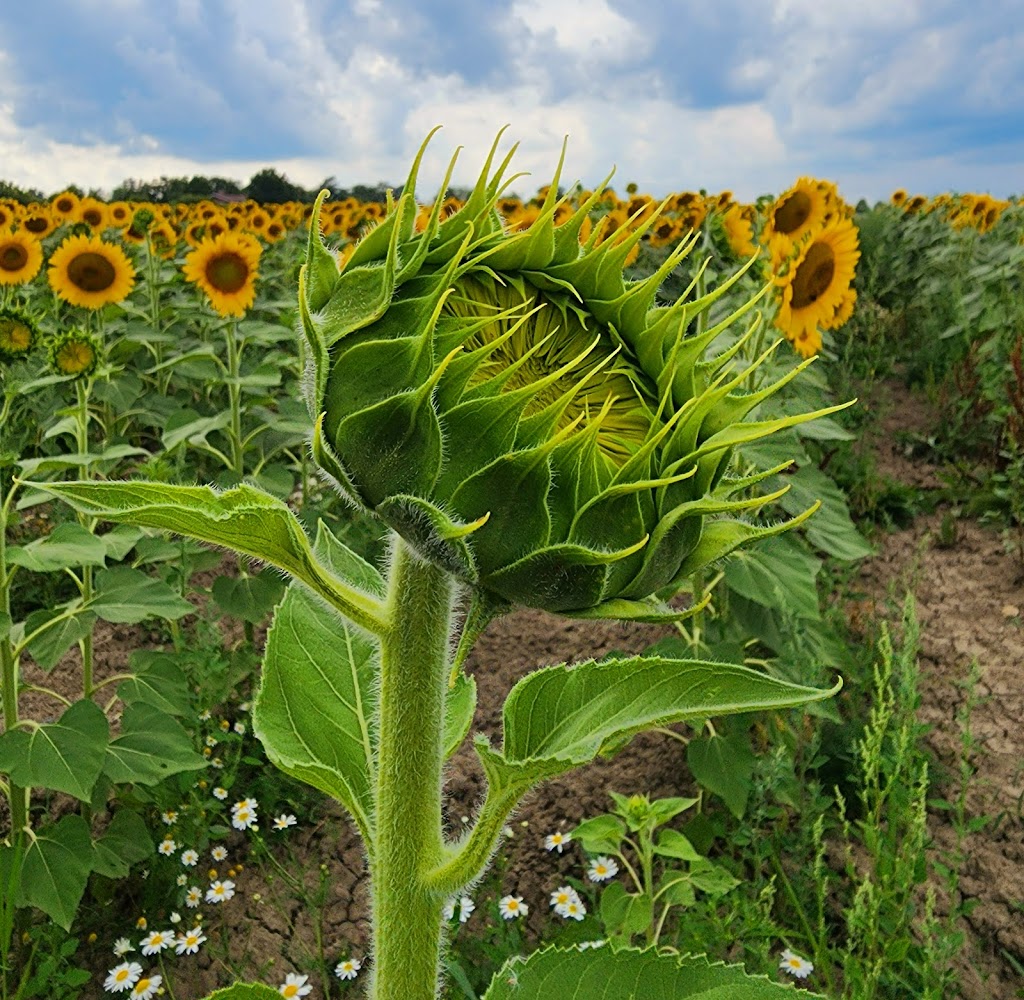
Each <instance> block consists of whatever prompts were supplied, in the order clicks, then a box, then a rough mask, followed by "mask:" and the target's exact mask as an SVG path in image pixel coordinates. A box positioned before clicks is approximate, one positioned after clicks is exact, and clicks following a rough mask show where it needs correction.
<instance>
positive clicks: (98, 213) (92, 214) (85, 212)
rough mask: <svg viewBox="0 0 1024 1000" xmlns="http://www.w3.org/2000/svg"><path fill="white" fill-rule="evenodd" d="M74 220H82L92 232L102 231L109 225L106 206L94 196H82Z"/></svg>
mask: <svg viewBox="0 0 1024 1000" xmlns="http://www.w3.org/2000/svg"><path fill="white" fill-rule="evenodd" d="M75 216H76V220H77V221H78V222H84V223H85V224H86V225H87V226H88V227H89V228H90V229H91V230H92V231H93V232H94V233H102V232H103V230H104V229H106V228H107V226H108V225H110V222H109V216H108V214H107V206H106V205H105V204H104V203H103V202H102V201H99V200H98V199H96V198H83V199H82V200H81V201H80V202H79V203H78V209H77V211H76V212H75Z"/></svg>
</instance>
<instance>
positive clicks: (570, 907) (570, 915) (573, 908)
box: [555, 899, 587, 920]
mask: <svg viewBox="0 0 1024 1000" xmlns="http://www.w3.org/2000/svg"><path fill="white" fill-rule="evenodd" d="M555 912H556V913H557V914H558V915H559V916H562V917H565V919H566V920H582V919H583V918H584V917H585V916H586V915H587V908H586V907H585V906H584V905H583V901H582V900H580V899H570V900H569V902H568V903H566V904H565V906H563V907H562V908H561V909H556V910H555Z"/></svg>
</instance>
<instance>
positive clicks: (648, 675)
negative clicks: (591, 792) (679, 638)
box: [477, 656, 841, 787]
mask: <svg viewBox="0 0 1024 1000" xmlns="http://www.w3.org/2000/svg"><path fill="white" fill-rule="evenodd" d="M840 685H841V682H840V683H838V684H837V685H836V686H835V688H833V689H832V690H820V689H817V688H810V687H805V686H803V685H799V684H791V683H789V682H787V681H782V680H777V679H776V678H774V677H769V676H768V675H767V674H762V673H758V672H757V671H754V670H750V669H749V668H747V667H743V666H739V665H737V664H732V663H705V662H703V661H700V660H671V659H663V658H659V657H643V656H636V657H630V658H628V659H617V660H610V661H605V662H600V663H598V662H595V661H593V660H590V661H587V662H585V663H580V664H576V665H573V666H566V665H565V664H561V665H558V666H554V667H546V668H544V669H543V670H538V671H536V672H534V673H532V674H530V675H528V676H527V677H524V678H523V679H522V680H521V681H519V683H518V684H516V685H515V687H513V688H512V691H511V693H510V694H509V696H508V698H507V700H506V701H505V707H504V710H503V715H504V745H503V750H502V752H501V753H500V754H499V753H497V752H495V751H493V750H490V749H489V748H487V747H486V746H484V745H482V744H479V743H478V746H477V752H478V753H479V754H480V757H481V760H482V762H483V763H484V766H485V767H486V768H487V769H488V771H489V772H491V773H492V774H493V775H494V777H495V778H497V780H499V781H503V782H504V783H506V784H509V785H522V786H523V787H527V786H529V785H530V784H534V783H536V782H537V781H539V780H542V779H544V778H547V777H551V776H552V775H555V774H560V773H562V772H564V771H568V770H570V769H571V768H574V767H578V766H579V765H581V764H585V763H587V762H588V761H590V760H593V759H594V757H596V756H597V755H598V754H599V753H601V752H602V751H608V750H611V749H615V748H618V747H621V746H622V745H624V743H625V742H626V741H628V739H629V738H630V737H632V736H634V735H635V734H637V733H639V732H642V731H643V730H645V729H651V728H654V727H656V726H665V725H669V724H671V723H673V722H681V721H683V720H685V719H695V718H701V719H706V718H714V717H716V716H720V715H730V714H734V713H737V712H755V711H759V710H761V709H779V708H792V707H794V706H797V705H803V704H806V703H807V702H812V701H817V700H819V699H822V698H827V697H829V695H832V694H834V693H835V692H836V691H838V690H839V687H840Z"/></svg>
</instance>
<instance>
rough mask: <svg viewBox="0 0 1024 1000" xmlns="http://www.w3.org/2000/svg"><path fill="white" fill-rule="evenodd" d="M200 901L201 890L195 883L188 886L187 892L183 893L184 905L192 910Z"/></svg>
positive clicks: (201, 898) (201, 896) (201, 897)
mask: <svg viewBox="0 0 1024 1000" xmlns="http://www.w3.org/2000/svg"><path fill="white" fill-rule="evenodd" d="M202 901H203V890H202V889H200V888H199V886H197V885H193V886H190V887H189V890H188V892H186V893H185V905H186V906H187V907H188V908H189V909H190V910H194V909H195V908H196V907H197V906H198V905H199V904H200V903H201V902H202Z"/></svg>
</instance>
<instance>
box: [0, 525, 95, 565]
mask: <svg viewBox="0 0 1024 1000" xmlns="http://www.w3.org/2000/svg"><path fill="white" fill-rule="evenodd" d="M106 558H107V547H106V545H104V544H103V540H102V539H101V538H98V537H97V536H96V535H94V534H93V533H92V532H91V531H87V530H86V529H85V528H83V527H82V526H81V525H80V524H59V525H57V527H56V528H54V529H53V531H52V532H50V534H49V535H47V536H46V537H45V538H37V539H36V540H35V541H33V542H29V543H28V545H23V546H20V547H19V546H11V548H9V549H8V550H7V561H8V562H9V563H13V564H14V565H15V566H23V567H24V568H25V569H30V570H32V571H33V572H35V573H52V572H53V571H54V570H61V569H73V568H74V567H76V566H102V565H103V564H104V562H105V561H106Z"/></svg>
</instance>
